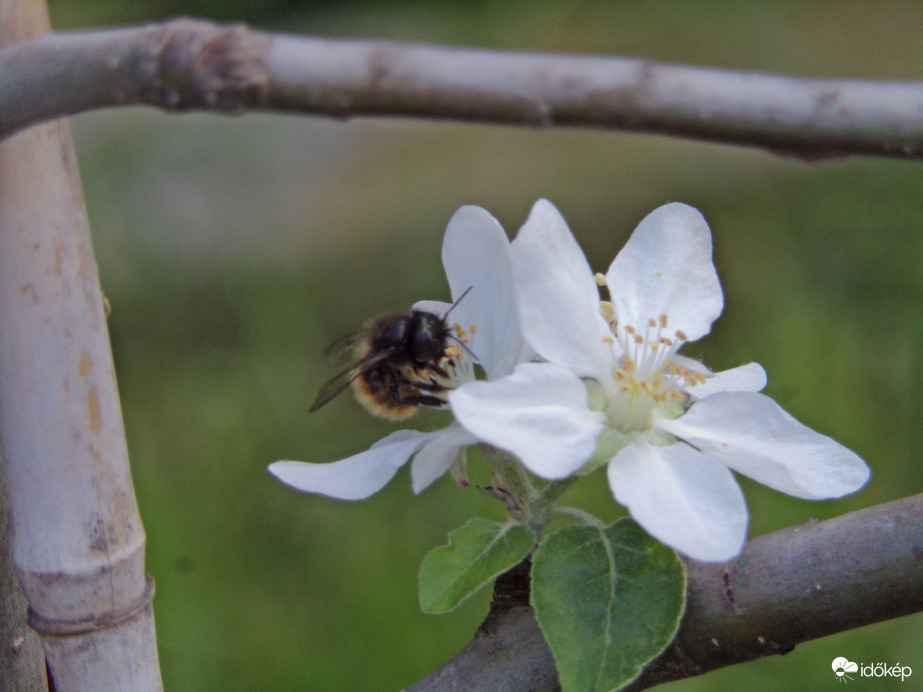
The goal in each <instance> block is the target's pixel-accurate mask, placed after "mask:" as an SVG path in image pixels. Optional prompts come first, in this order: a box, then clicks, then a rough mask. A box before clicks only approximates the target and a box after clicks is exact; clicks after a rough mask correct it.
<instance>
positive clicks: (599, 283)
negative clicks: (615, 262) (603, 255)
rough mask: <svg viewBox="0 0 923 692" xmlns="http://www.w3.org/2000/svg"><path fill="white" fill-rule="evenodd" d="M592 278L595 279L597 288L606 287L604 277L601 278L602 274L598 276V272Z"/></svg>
mask: <svg viewBox="0 0 923 692" xmlns="http://www.w3.org/2000/svg"><path fill="white" fill-rule="evenodd" d="M593 278H594V279H596V285H597V286H605V285H606V277H605V276H603V275H602V274H600V273H599V272H596V274H595V275H594V276H593Z"/></svg>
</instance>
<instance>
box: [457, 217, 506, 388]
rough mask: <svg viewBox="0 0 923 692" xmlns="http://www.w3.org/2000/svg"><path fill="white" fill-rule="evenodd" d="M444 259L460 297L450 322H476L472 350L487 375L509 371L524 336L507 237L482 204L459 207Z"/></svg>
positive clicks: (465, 325) (490, 377)
mask: <svg viewBox="0 0 923 692" xmlns="http://www.w3.org/2000/svg"><path fill="white" fill-rule="evenodd" d="M442 263H443V266H444V267H445V272H446V277H447V278H448V280H449V287H450V288H451V290H452V299H453V300H455V301H459V299H461V300H460V302H459V303H458V307H456V308H455V309H454V310H453V311H452V314H451V315H450V322H457V323H458V324H460V325H461V326H462V327H463V328H464V329H469V327H470V326H471V325H472V324H475V325H477V332H476V334H475V335H474V336H473V343H472V351H473V352H474V354H475V355H476V356H477V358H478V362H479V363H480V364H481V366H482V367H483V368H484V371H485V372H486V373H487V377H488V379H496V378H498V377H502V376H503V375H506V374H509V373H510V372H512V370H513V367H514V366H515V365H516V363H517V361H518V359H519V356H520V352H521V351H522V348H523V339H522V334H521V332H520V331H519V317H518V314H517V307H516V300H515V294H514V290H513V273H512V263H511V259H510V241H509V239H508V238H507V236H506V232H505V231H504V230H503V227H502V226H500V223H499V222H498V221H497V220H496V219H495V218H494V217H493V216H491V215H490V214H489V213H488V212H487V211H486V210H484V209H482V208H481V207H476V206H472V205H467V206H464V207H461V208H460V209H459V210H458V211H456V212H455V214H454V215H453V216H452V218H451V219H450V220H449V225H448V227H447V228H446V232H445V238H444V240H443V243H442ZM468 289H471V290H470V292H469V293H468V294H467V295H465V296H464V298H462V295H464V294H465V291H468Z"/></svg>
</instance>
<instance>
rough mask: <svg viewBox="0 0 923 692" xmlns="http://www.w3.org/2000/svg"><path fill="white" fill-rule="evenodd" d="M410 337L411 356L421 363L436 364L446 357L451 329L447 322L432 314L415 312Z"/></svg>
mask: <svg viewBox="0 0 923 692" xmlns="http://www.w3.org/2000/svg"><path fill="white" fill-rule="evenodd" d="M414 317H415V318H416V320H415V321H414V326H413V332H412V334H411V335H410V343H409V347H410V354H411V355H412V356H413V358H414V360H416V361H417V362H419V363H436V362H438V361H439V360H440V359H441V358H442V356H443V355H445V347H446V341H447V339H448V337H449V328H448V327H447V326H446V323H445V320H444V319H443V318H442V317H440V316H439V315H435V314H433V313H431V312H423V311H422V310H420V311H415V312H414Z"/></svg>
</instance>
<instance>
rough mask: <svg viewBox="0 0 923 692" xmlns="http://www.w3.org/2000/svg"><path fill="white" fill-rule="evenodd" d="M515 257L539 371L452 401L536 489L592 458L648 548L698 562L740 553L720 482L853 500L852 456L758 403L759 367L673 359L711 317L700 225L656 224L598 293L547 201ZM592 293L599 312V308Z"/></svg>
mask: <svg viewBox="0 0 923 692" xmlns="http://www.w3.org/2000/svg"><path fill="white" fill-rule="evenodd" d="M515 242H516V243H517V245H518V248H517V253H516V256H515V258H514V267H513V270H514V277H515V280H516V288H517V295H518V302H519V310H520V319H521V320H522V322H521V324H522V330H523V334H524V336H525V338H526V341H527V342H528V343H529V344H530V345H531V346H532V348H534V349H535V351H536V352H537V353H538V355H539V356H541V357H542V358H544V359H546V360H547V361H548V362H547V363H525V364H522V365H519V366H518V367H516V369H515V370H514V372H513V373H512V374H511V375H510V376H509V377H506V378H503V379H500V380H497V381H494V382H475V383H469V384H466V385H464V386H462V387H460V388H458V389H456V390H455V391H453V392H451V393H450V394H449V401H450V403H451V406H452V410H453V413H454V414H455V417H456V419H457V420H458V421H459V422H461V423H462V425H464V426H465V427H466V428H468V429H469V430H470V431H471V432H472V433H473V434H475V435H477V436H478V437H479V438H481V439H482V440H485V441H486V442H488V443H490V444H492V445H494V446H496V447H498V448H500V449H504V450H506V451H508V452H511V453H512V454H515V455H516V456H517V457H519V459H520V460H521V461H522V462H523V464H525V466H526V467H528V468H529V469H530V470H531V471H532V472H534V473H536V474H537V475H539V476H542V477H544V478H548V479H560V478H565V477H567V476H570V475H572V474H574V473H577V472H585V471H587V470H588V467H587V464H588V462H589V461H590V460H591V458H592V459H593V460H594V461H596V460H598V458H599V455H600V454H603V455H605V456H604V458H603V461H608V462H609V467H608V479H609V484H610V486H611V488H612V492H613V494H614V495H615V498H616V499H617V500H618V501H619V502H621V503H622V504H624V505H625V506H626V507H627V508H628V510H629V511H630V512H631V514H632V516H633V517H634V518H635V519H636V520H637V521H638V522H639V523H640V524H641V525H642V526H643V527H644V528H645V529H646V530H647V531H648V532H649V533H650V534H651V535H653V536H654V537H656V538H658V539H659V540H661V541H662V542H664V543H666V544H667V545H670V546H672V547H674V548H676V549H677V550H680V551H682V552H684V553H686V554H688V555H689V556H691V557H693V558H695V559H698V560H705V561H722V560H726V559H729V558H731V557H733V556H735V555H737V554H738V553H739V552H740V550H741V549H742V547H743V543H744V540H745V538H746V529H747V509H746V505H745V503H744V498H743V494H742V493H741V491H740V488H739V486H738V485H737V482H736V481H735V480H734V478H733V475H732V474H731V471H730V469H734V470H735V471H738V472H739V473H743V474H745V475H747V476H750V477H752V478H754V479H756V480H757V481H759V482H761V483H764V484H766V485H768V486H770V487H772V488H775V489H777V490H781V491H782V492H785V493H788V494H790V495H795V496H797V497H802V498H809V499H821V498H830V497H840V496H842V495H845V494H847V493H850V492H853V491H855V490H858V489H859V488H860V487H862V485H864V484H865V482H866V480H867V479H868V475H869V470H868V467H867V466H866V465H865V463H864V462H863V461H862V460H861V459H860V458H859V457H858V456H856V455H855V454H854V453H853V452H851V451H849V450H848V449H846V448H844V447H842V446H841V445H839V444H838V443H837V442H835V441H833V440H831V439H830V438H828V437H825V436H823V435H821V434H819V433H816V432H814V431H812V430H810V429H809V428H807V427H805V426H804V425H802V424H801V423H799V422H798V421H797V420H795V419H794V418H792V417H791V416H790V415H789V414H788V413H786V412H785V411H783V410H782V409H781V408H780V407H779V406H778V405H777V404H776V403H775V402H774V401H772V400H771V399H769V398H768V397H766V396H764V395H762V394H759V393H757V392H759V390H761V389H762V388H763V387H764V386H765V383H766V376H765V372H764V371H763V369H762V367H760V366H759V365H758V364H756V363H751V364H748V365H744V366H741V367H739V368H734V369H732V370H728V371H725V372H720V373H712V372H711V371H709V370H708V369H706V368H705V367H704V366H702V365H701V364H699V363H697V362H695V361H692V360H690V359H688V358H684V357H682V356H680V355H678V354H677V353H676V351H677V350H678V349H679V348H680V347H681V346H682V345H683V344H684V343H686V342H689V341H695V340H696V339H699V338H700V337H702V336H704V335H705V334H707V333H708V332H709V330H710V329H711V324H712V322H713V321H714V320H715V319H716V318H717V317H718V315H719V314H720V313H721V310H722V308H723V304H724V300H723V297H722V293H721V286H720V284H719V282H718V276H717V274H716V272H715V268H714V265H713V264H712V258H711V255H712V241H711V232H710V230H709V228H708V225H707V224H706V222H705V219H704V218H703V217H702V215H701V214H700V213H699V212H698V211H697V210H695V209H693V208H692V207H689V206H686V205H684V204H678V203H674V204H668V205H665V206H663V207H660V208H659V209H656V210H655V211H654V212H652V213H651V214H650V215H648V216H647V218H645V219H644V220H643V221H642V222H641V224H640V225H639V226H638V228H637V229H636V230H635V232H634V234H633V235H632V236H631V238H630V239H629V240H628V242H627V243H626V244H625V247H624V248H623V249H622V250H621V252H619V254H618V256H617V257H616V258H615V260H614V261H613V262H612V265H611V266H610V267H609V271H608V272H607V273H606V275H605V277H602V276H594V274H593V272H592V271H591V269H590V267H589V264H588V263H587V261H586V258H585V257H584V255H583V253H582V252H581V250H580V248H579V246H578V245H577V243H576V241H575V240H574V238H573V236H572V235H571V233H570V230H569V229H568V228H567V224H566V223H565V221H564V219H563V218H562V217H561V215H560V213H559V212H558V210H557V209H555V207H554V206H553V205H552V204H550V203H549V202H547V201H545V200H539V201H538V202H537V203H536V204H535V206H534V207H533V209H532V213H531V214H530V216H529V219H528V220H527V221H526V223H525V225H524V226H523V228H522V229H521V231H520V232H519V235H518V237H517V239H516V241H515ZM601 285H605V286H607V287H608V290H609V295H610V300H611V302H608V301H602V302H601V301H600V296H599V286H601ZM594 455H596V456H595V457H594ZM590 466H592V464H591V465H590Z"/></svg>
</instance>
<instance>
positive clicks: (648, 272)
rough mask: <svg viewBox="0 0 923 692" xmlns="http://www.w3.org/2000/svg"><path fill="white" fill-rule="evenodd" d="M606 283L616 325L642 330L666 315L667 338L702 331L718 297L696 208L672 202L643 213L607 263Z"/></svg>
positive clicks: (716, 311)
mask: <svg viewBox="0 0 923 692" xmlns="http://www.w3.org/2000/svg"><path fill="white" fill-rule="evenodd" d="M606 283H607V285H608V286H609V293H610V296H611V298H612V307H613V309H614V311H615V315H616V317H617V318H618V321H619V329H620V330H621V329H623V328H624V327H626V326H629V325H630V326H633V327H635V328H636V329H638V330H639V331H640V333H642V334H643V333H644V331H643V330H644V328H645V327H646V325H647V323H648V320H649V319H653V320H655V321H659V320H660V316H661V315H666V316H667V317H668V323H667V333H666V334H665V336H668V337H670V338H672V337H673V335H674V334H675V333H676V331H677V330H680V331H682V332H684V333H685V335H686V337H687V338H688V340H689V341H695V340H696V339H698V338H700V337H702V336H704V335H705V334H708V332H709V330H710V329H711V323H712V322H714V321H715V319H716V318H717V317H718V315H720V314H721V309H722V308H723V307H724V298H723V296H722V294H721V284H720V283H719V282H718V274H717V273H716V272H715V266H714V264H712V241H711V231H710V230H709V228H708V224H707V223H706V222H705V218H704V217H703V216H702V215H701V214H700V213H699V212H698V210H697V209H694V208H693V207H690V206H687V205H685V204H680V203H678V202H674V203H672V204H666V205H664V206H662V207H659V208H657V209H655V210H654V211H652V212H651V213H650V214H648V215H647V216H646V217H645V218H644V220H642V221H641V223H640V224H639V225H638V227H637V228H636V229H635V232H634V233H632V235H631V238H629V239H628V242H627V243H625V247H623V248H622V250H621V252H619V254H618V256H617V257H616V258H615V260H614V261H613V262H612V265H611V266H610V267H609V271H608V273H607V274H606Z"/></svg>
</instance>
